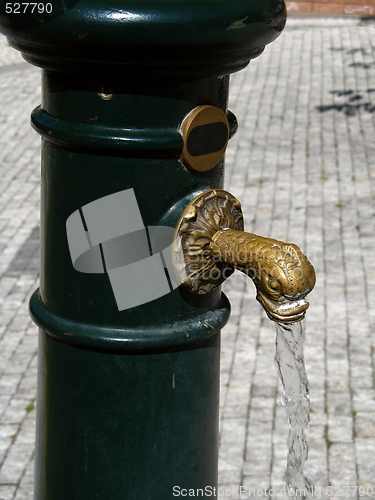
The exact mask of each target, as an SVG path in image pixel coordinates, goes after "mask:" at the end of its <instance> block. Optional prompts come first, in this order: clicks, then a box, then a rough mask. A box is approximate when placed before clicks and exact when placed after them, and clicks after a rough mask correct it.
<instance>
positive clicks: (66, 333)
mask: <svg viewBox="0 0 375 500" xmlns="http://www.w3.org/2000/svg"><path fill="white" fill-rule="evenodd" d="M64 335H67V336H68V337H71V336H72V334H71V333H68V332H64Z"/></svg>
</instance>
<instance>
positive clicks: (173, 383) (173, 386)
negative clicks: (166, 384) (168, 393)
mask: <svg viewBox="0 0 375 500" xmlns="http://www.w3.org/2000/svg"><path fill="white" fill-rule="evenodd" d="M175 387H176V384H175V380H174V374H173V375H172V389H174V388H175Z"/></svg>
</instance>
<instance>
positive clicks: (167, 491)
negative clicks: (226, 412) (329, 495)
mask: <svg viewBox="0 0 375 500" xmlns="http://www.w3.org/2000/svg"><path fill="white" fill-rule="evenodd" d="M4 12H5V2H3V0H1V1H0V32H2V33H3V34H5V35H6V36H7V37H8V40H9V42H10V43H11V45H12V46H13V47H15V48H17V49H19V50H21V52H22V54H23V56H24V57H25V59H26V60H28V61H29V62H31V63H33V64H36V65H39V66H41V67H43V68H44V71H43V95H42V104H41V106H40V107H38V108H37V109H36V110H34V112H33V114H32V125H33V127H34V128H35V129H36V130H37V131H38V132H39V133H40V135H41V136H42V202H41V270H40V288H39V290H38V291H37V292H35V294H34V295H33V297H32V299H31V302H30V311H31V315H32V317H33V319H34V321H35V322H36V323H37V325H38V326H39V327H40V350H39V374H38V377H39V378H38V380H39V382H38V384H39V385H38V403H37V444H36V476H35V478H36V481H35V484H36V486H35V500H93V499H100V500H104V499H106V498H110V499H111V500H117V499H118V500H120V499H126V500H133V499H134V500H135V499H137V500H138V499H140V498H142V499H145V500H166V499H172V498H174V496H173V486H179V487H181V488H195V489H196V488H205V487H206V486H210V487H212V488H215V487H217V454H218V390H219V354H220V353H219V343H220V329H221V328H222V327H223V326H224V325H225V323H226V321H227V319H228V316H229V310H230V307H229V303H228V301H227V299H226V298H225V296H224V295H223V294H222V293H221V292H220V290H218V289H216V290H214V291H213V292H211V293H210V294H207V295H196V296H193V295H191V294H189V293H188V292H186V291H184V290H181V288H175V289H174V290H173V291H170V293H167V294H165V295H164V296H162V297H160V298H158V299H156V300H153V301H150V302H147V303H144V304H142V305H138V306H136V307H132V308H129V309H124V310H119V308H118V307H117V304H116V300H115V297H114V292H113V289H112V288H111V283H110V280H109V278H108V274H106V273H105V272H103V273H90V272H78V271H77V270H76V269H75V268H74V266H73V264H72V258H71V255H70V253H69V245H68V241H67V225H66V224H67V220H68V218H69V217H70V216H71V215H72V214H74V213H76V212H77V213H78V212H79V211H80V210H81V211H82V207H85V206H87V205H88V204H90V203H93V202H95V201H96V200H100V199H103V198H104V197H107V196H110V195H112V194H114V193H118V192H121V191H126V190H130V189H133V190H134V194H135V197H136V200H137V203H138V207H139V210H140V213H141V216H142V220H143V224H144V226H146V227H153V226H166V227H171V228H174V227H175V226H176V224H177V221H178V219H179V217H180V216H181V213H182V212H183V210H184V209H185V207H186V206H187V205H188V203H189V202H190V201H191V200H192V199H193V198H195V196H196V195H197V194H199V193H200V192H202V191H204V190H206V189H209V188H215V187H217V188H220V187H222V186H223V182H224V160H221V161H220V162H219V164H218V165H217V166H216V167H215V168H213V169H212V170H210V171H208V172H205V173H197V172H192V171H189V170H188V169H186V168H185V167H184V166H183V165H182V164H181V163H180V161H179V156H180V153H181V149H182V138H181V135H180V134H179V132H178V127H179V125H180V124H181V122H182V120H183V119H184V117H185V116H186V114H187V113H189V112H190V111H191V110H192V109H194V108H195V107H196V106H199V105H204V104H209V105H212V106H217V107H219V108H221V109H222V110H223V111H224V112H226V113H227V115H228V119H229V122H230V128H231V134H233V133H234V132H235V130H236V126H237V124H236V121H235V117H234V116H233V115H232V114H231V113H230V112H228V110H227V97H228V81H229V77H228V75H229V73H231V72H233V71H237V70H239V69H241V68H242V67H244V66H246V64H248V62H249V60H250V59H251V58H253V57H255V56H257V55H259V54H260V53H261V52H262V50H263V48H264V46H265V45H266V44H267V43H270V42H271V41H273V40H274V39H275V38H276V37H277V36H278V35H279V33H280V31H281V30H282V28H283V26H284V23H285V6H284V3H283V2H282V1H280V0H266V1H249V0H233V1H231V2H228V1H227V0H215V1H214V2H213V1H208V0H200V1H198V0H194V1H192V0H179V1H178V0H173V1H172V0H168V1H167V0H164V1H158V2H157V1H146V0H137V1H124V0H122V1H120V0H116V1H111V2H103V1H99V0H91V1H90V0H80V1H76V0H70V1H68V0H65V1H62V0H61V1H59V2H58V1H56V2H53V11H52V12H51V13H50V14H48V13H45V14H44V15H42V16H40V15H37V16H35V15H34V16H33V15H29V13H26V14H25V15H19V16H18V15H17V14H9V15H6V14H4ZM109 94H110V97H111V98H109V99H108V95H109ZM113 216H114V217H116V214H115V213H114V215H113Z"/></svg>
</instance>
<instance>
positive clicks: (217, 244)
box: [210, 229, 315, 322]
mask: <svg viewBox="0 0 375 500" xmlns="http://www.w3.org/2000/svg"><path fill="white" fill-rule="evenodd" d="M210 250H211V252H213V254H214V255H216V256H217V257H219V258H220V259H221V260H224V261H225V262H226V263H227V264H229V265H231V266H232V267H234V268H235V269H238V270H239V271H242V272H243V273H245V274H247V275H248V276H249V277H250V278H251V279H252V280H253V282H254V284H255V286H256V289H257V300H258V301H259V302H260V303H261V304H262V306H263V307H264V309H265V311H266V313H267V314H268V316H269V317H270V319H272V320H273V321H281V322H291V321H300V320H301V319H303V317H304V315H305V312H306V309H307V308H308V307H309V303H308V302H307V301H306V300H305V296H306V295H307V294H308V293H309V292H310V291H311V290H312V289H313V287H314V285H315V271H314V268H313V266H312V265H311V264H310V262H309V261H308V259H307V257H306V256H305V255H304V254H303V253H302V252H301V250H300V249H299V248H298V247H297V245H294V244H292V243H284V242H282V241H278V240H274V239H272V238H265V237H262V236H257V235H256V234H251V233H245V232H242V231H235V230H233V229H224V230H221V231H218V232H217V233H216V234H215V235H214V236H213V238H212V242H211V243H210Z"/></svg>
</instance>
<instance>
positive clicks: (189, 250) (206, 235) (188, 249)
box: [174, 189, 243, 294]
mask: <svg viewBox="0 0 375 500" xmlns="http://www.w3.org/2000/svg"><path fill="white" fill-rule="evenodd" d="M226 228H229V229H236V230H238V231H243V216H242V210H241V204H240V202H239V201H238V200H237V198H235V197H234V196H233V195H232V194H230V193H228V191H224V189H209V190H208V191H204V192H203V193H201V194H200V195H198V196H197V197H196V198H195V199H194V200H193V201H192V202H191V203H190V204H189V205H188V206H187V207H186V209H185V210H184V212H183V214H182V215H181V218H180V220H179V222H178V224H177V228H176V235H175V241H174V255H175V266H176V269H177V272H178V275H179V276H180V281H181V283H182V284H183V286H184V287H186V288H188V289H189V290H190V292H192V293H199V294H204V293H209V292H210V291H211V290H213V289H214V288H216V287H217V286H219V285H220V284H221V283H223V281H224V280H225V279H226V278H228V276H230V275H231V274H232V273H233V271H234V268H233V267H231V266H229V265H228V264H226V263H225V262H224V261H220V260H218V259H216V258H215V255H213V254H212V253H211V251H210V243H211V241H212V237H213V236H214V235H215V234H216V232H217V231H220V230H222V229H226Z"/></svg>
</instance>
